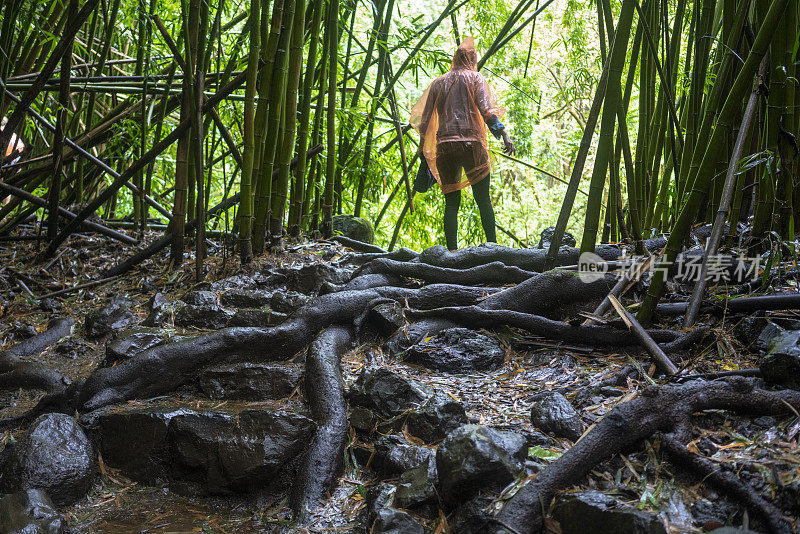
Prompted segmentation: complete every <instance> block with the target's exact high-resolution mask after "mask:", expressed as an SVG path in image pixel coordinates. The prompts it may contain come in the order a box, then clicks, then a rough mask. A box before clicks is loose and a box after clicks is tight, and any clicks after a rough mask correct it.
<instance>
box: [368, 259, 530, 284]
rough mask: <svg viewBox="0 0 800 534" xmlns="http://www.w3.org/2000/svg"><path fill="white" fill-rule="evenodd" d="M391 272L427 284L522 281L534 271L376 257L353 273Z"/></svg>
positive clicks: (489, 265) (492, 265)
mask: <svg viewBox="0 0 800 534" xmlns="http://www.w3.org/2000/svg"><path fill="white" fill-rule="evenodd" d="M372 273H381V274H394V275H398V276H405V277H407V278H417V279H419V280H425V281H426V282H431V283H448V284H464V285H486V284H498V285H504V284H518V283H520V282H524V281H525V280H527V279H528V278H530V277H531V276H534V275H535V274H536V273H533V272H531V271H525V270H523V269H520V268H519V267H510V266H507V265H506V264H504V263H502V262H499V261H495V262H492V263H487V264H485V265H477V266H475V267H472V268H470V269H448V268H445V267H436V266H434V265H429V264H427V263H417V262H404V261H396V260H390V259H388V258H378V259H375V260H372V261H371V262H369V263H367V264H365V265H364V266H363V267H361V268H360V269H359V270H358V271H356V276H359V275H363V274H372Z"/></svg>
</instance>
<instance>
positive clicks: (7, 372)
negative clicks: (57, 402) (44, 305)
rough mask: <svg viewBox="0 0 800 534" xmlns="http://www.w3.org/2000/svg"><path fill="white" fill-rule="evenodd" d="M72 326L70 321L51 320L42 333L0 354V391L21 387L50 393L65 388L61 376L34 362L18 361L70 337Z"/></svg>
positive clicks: (64, 382)
mask: <svg viewBox="0 0 800 534" xmlns="http://www.w3.org/2000/svg"><path fill="white" fill-rule="evenodd" d="M74 326H75V320H74V319H55V320H53V321H52V322H51V323H50V324H49V325H48V328H47V330H45V331H44V332H42V333H40V334H37V335H35V336H33V337H32V338H29V339H26V340H24V341H22V342H20V343H17V344H16V345H14V346H13V347H11V348H10V349H8V350H7V351H6V352H5V353H3V354H0V390H3V389H19V388H25V389H41V390H44V391H46V392H48V393H50V392H53V391H57V390H60V389H63V388H64V387H65V386H66V385H68V384H69V380H68V379H67V378H66V377H65V376H64V375H62V374H61V373H59V372H57V371H54V370H53V369H50V368H49V367H46V366H44V365H42V364H40V363H38V362H32V361H21V360H20V358H25V357H28V356H34V355H37V354H39V353H41V352H42V351H43V350H45V349H46V348H47V347H49V346H51V345H53V344H54V343H57V342H58V341H60V340H61V339H62V338H64V337H66V336H68V335H70V334H71V333H72V329H73V327H74Z"/></svg>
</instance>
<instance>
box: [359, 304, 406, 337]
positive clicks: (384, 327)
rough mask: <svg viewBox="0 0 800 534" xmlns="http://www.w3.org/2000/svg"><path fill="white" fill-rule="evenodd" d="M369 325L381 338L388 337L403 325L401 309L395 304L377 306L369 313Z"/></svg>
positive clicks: (403, 319)
mask: <svg viewBox="0 0 800 534" xmlns="http://www.w3.org/2000/svg"><path fill="white" fill-rule="evenodd" d="M367 321H368V322H369V324H370V325H371V326H372V327H373V328H374V329H375V330H376V331H377V332H378V333H379V334H380V335H382V336H390V335H392V334H394V333H395V332H397V330H398V329H400V328H402V327H403V325H405V323H406V321H405V318H404V317H403V307H402V306H400V304H399V303H397V302H387V303H385V304H379V305H378V306H375V307H374V308H372V309H371V310H370V311H369V315H368V316H367Z"/></svg>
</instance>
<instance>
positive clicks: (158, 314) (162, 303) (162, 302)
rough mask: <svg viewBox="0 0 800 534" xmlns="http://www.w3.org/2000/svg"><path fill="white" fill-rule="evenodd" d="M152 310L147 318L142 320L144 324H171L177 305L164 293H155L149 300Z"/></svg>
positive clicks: (148, 305) (148, 304) (148, 303)
mask: <svg viewBox="0 0 800 534" xmlns="http://www.w3.org/2000/svg"><path fill="white" fill-rule="evenodd" d="M147 307H148V309H149V310H150V312H149V314H148V315H147V318H146V319H145V320H144V321H142V325H143V326H151V327H152V326H162V325H164V324H168V323H169V324H171V323H172V317H173V315H174V312H175V308H176V306H175V305H174V304H173V303H171V302H170V301H169V300H168V299H167V297H166V296H164V294H163V293H155V294H154V295H153V296H152V297H150V300H148V301H147Z"/></svg>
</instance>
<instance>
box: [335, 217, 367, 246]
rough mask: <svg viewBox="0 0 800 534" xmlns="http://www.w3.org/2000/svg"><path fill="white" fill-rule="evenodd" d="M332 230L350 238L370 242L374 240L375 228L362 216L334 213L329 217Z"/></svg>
mask: <svg viewBox="0 0 800 534" xmlns="http://www.w3.org/2000/svg"><path fill="white" fill-rule="evenodd" d="M331 226H332V228H333V231H334V232H335V233H337V234H341V235H343V236H345V237H349V238H350V239H355V240H356V241H361V242H362V243H368V244H370V245H371V244H372V243H373V242H374V241H375V228H374V227H373V226H372V223H371V222H370V221H369V220H367V219H364V218H363V217H354V216H353V215H334V216H333V219H331Z"/></svg>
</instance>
